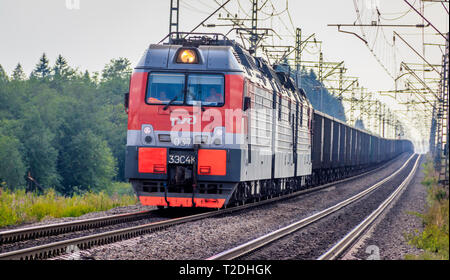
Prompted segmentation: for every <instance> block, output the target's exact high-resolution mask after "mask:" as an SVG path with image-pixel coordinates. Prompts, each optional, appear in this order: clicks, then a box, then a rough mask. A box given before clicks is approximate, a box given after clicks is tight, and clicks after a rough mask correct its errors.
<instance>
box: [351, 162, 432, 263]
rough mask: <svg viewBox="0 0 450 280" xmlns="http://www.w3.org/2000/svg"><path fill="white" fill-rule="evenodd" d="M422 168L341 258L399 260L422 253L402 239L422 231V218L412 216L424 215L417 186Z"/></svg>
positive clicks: (422, 193)
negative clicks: (388, 207) (393, 202)
mask: <svg viewBox="0 0 450 280" xmlns="http://www.w3.org/2000/svg"><path fill="white" fill-rule="evenodd" d="M423 178H424V173H423V168H422V166H421V167H420V169H419V170H418V172H417V174H416V176H415V177H414V179H413V180H412V181H411V183H410V184H409V186H408V188H406V190H405V191H404V192H403V193H402V195H401V196H400V197H399V198H398V199H397V201H396V202H395V204H393V205H392V206H391V208H390V209H389V210H388V211H387V212H386V213H385V214H384V215H383V216H382V217H380V218H379V219H378V220H377V222H376V223H374V225H373V226H372V227H371V228H370V229H369V230H368V232H367V233H366V234H365V236H363V238H361V240H359V241H358V242H357V243H356V244H355V246H354V248H353V249H352V250H350V251H349V252H347V253H346V254H345V255H344V257H343V259H382V260H400V259H404V258H405V255H407V254H411V255H419V254H420V253H422V252H423V251H422V250H420V249H417V248H415V247H414V246H412V245H410V244H408V241H407V239H406V236H407V235H408V234H412V233H414V232H415V231H416V230H418V231H419V232H420V231H422V230H423V223H422V219H421V218H419V217H418V216H416V215H414V213H424V211H425V207H426V203H427V202H426V197H427V192H426V188H425V186H424V185H422V184H421V182H422V180H423Z"/></svg>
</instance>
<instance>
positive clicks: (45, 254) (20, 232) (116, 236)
mask: <svg viewBox="0 0 450 280" xmlns="http://www.w3.org/2000/svg"><path fill="white" fill-rule="evenodd" d="M410 159H411V158H410ZM394 160H395V159H394ZM392 161H393V160H392ZM382 168H383V166H380V167H378V168H375V169H372V170H370V171H367V172H364V173H362V174H359V175H356V176H352V177H348V178H345V179H343V180H340V181H336V182H332V183H328V184H325V185H321V186H317V187H313V188H309V189H305V190H302V191H298V192H294V193H290V194H286V195H283V196H278V197H273V198H270V199H266V200H262V201H258V202H253V203H249V204H245V205H240V206H236V207H232V208H226V209H221V210H217V211H211V212H206V213H200V214H195V215H190V216H185V217H180V218H175V219H168V220H165V221H159V222H153V223H148V224H144V225H139V226H133V227H128V228H123V229H118V230H112V231H107V232H103V233H98V234H93V235H88V236H82V237H78V238H72V239H68V240H62V241H58V242H53V243H49V244H44V245H39V246H34V247H30V248H25V249H20V250H14V251H10V252H5V253H1V254H0V260H2V259H25V260H27V259H47V258H51V257H55V256H59V255H63V254H66V253H70V252H73V251H74V250H83V249H88V248H91V247H93V246H99V245H104V244H108V243H113V242H118V241H122V240H126V239H130V238H133V237H136V236H140V235H143V234H148V233H151V232H154V231H158V230H162V229H165V228H168V227H171V226H174V225H178V224H182V223H187V222H191V221H196V220H200V219H205V218H210V217H213V216H218V215H223V214H227V213H231V212H235V211H241V210H244V209H248V208H252V207H256V206H260V205H264V204H268V203H273V202H276V201H280V200H285V199H289V198H292V197H295V196H299V195H303V194H307V193H311V192H315V191H319V190H322V189H326V188H329V187H332V186H335V185H337V184H341V183H345V182H348V181H352V180H355V179H358V178H360V177H363V176H367V175H370V174H371V173H374V172H376V171H378V170H379V169H382ZM153 211H156V210H152V211H145V212H139V213H130V214H121V215H115V216H109V217H102V218H94V219H88V220H81V221H74V222H67V223H61V224H54V225H46V226H38V227H30V228H25V229H17V230H11V231H5V232H0V244H2V243H8V242H17V241H19V240H27V239H32V238H36V237H42V236H50V235H58V234H61V233H65V232H71V231H74V230H84V229H87V228H96V227H102V226H106V225H110V224H114V223H121V222H122V223H123V222H127V221H131V220H136V219H142V218H145V217H146V216H148V215H149V214H150V213H151V212H153Z"/></svg>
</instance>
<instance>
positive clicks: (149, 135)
mask: <svg viewBox="0 0 450 280" xmlns="http://www.w3.org/2000/svg"><path fill="white" fill-rule="evenodd" d="M153 139H155V135H154V130H153V127H152V126H151V125H150V124H143V125H142V128H141V141H142V144H144V145H150V144H152V143H153Z"/></svg>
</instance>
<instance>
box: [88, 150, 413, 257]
mask: <svg viewBox="0 0 450 280" xmlns="http://www.w3.org/2000/svg"><path fill="white" fill-rule="evenodd" d="M408 157H409V155H402V156H401V157H400V158H398V159H397V160H396V161H394V162H392V163H390V164H388V165H387V166H386V168H384V169H382V170H380V171H377V172H376V173H375V174H372V175H370V176H367V177H362V178H358V179H356V180H353V181H350V182H347V183H342V184H339V185H336V186H335V187H332V188H328V189H325V190H322V191H318V192H314V193H309V194H306V195H303V196H300V197H296V198H292V199H289V200H285V201H281V202H278V203H273V204H269V205H265V206H260V207H257V208H253V209H249V210H246V211H241V212H236V213H233V214H227V215H224V216H221V217H214V218H208V219H204V220H200V221H195V222H190V223H186V224H181V225H177V226H174V227H171V228H168V229H166V230H163V231H160V232H155V233H152V234H149V235H145V236H141V237H137V238H134V239H131V240H128V241H124V242H118V243H115V244H110V245H105V246H101V247H96V248H92V249H89V250H86V251H82V252H81V254H80V255H81V258H86V259H204V258H207V257H210V256H212V255H214V254H217V253H219V252H221V251H224V250H226V249H229V248H231V247H234V246H237V245H239V244H242V243H244V242H247V241H249V240H251V239H254V238H256V237H259V236H261V235H263V234H266V233H268V232H271V231H273V230H276V229H278V228H280V227H283V226H286V225H288V224H290V223H292V222H294V221H297V220H299V219H301V218H304V217H307V216H309V215H311V214H313V213H315V212H317V211H319V210H322V209H324V208H327V207H329V206H331V205H333V204H336V203H337V202H340V201H342V200H344V199H346V198H348V197H350V196H352V195H354V194H356V193H358V192H360V191H361V190H363V189H365V188H367V187H368V186H370V185H373V184H374V183H375V182H377V181H379V180H380V179H382V178H385V177H387V176H388V175H390V174H392V173H393V171H395V170H396V169H398V168H399V167H400V166H401V165H403V164H404V162H405V161H406V159H407V158H408ZM299 242H302V241H301V240H300V241H299ZM328 245H329V244H328ZM272 259H276V258H275V257H273V258H272Z"/></svg>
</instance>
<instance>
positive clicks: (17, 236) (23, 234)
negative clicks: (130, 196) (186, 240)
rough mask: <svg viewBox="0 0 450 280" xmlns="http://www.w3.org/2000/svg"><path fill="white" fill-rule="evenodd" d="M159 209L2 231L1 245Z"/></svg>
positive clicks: (137, 217)
mask: <svg viewBox="0 0 450 280" xmlns="http://www.w3.org/2000/svg"><path fill="white" fill-rule="evenodd" d="M155 211H157V210H150V211H141V212H134V213H126V214H118V215H111V216H106V217H99V218H92V219H84V220H77V221H72V222H64V223H58V224H50V225H42V226H33V227H26V228H20V229H13V230H6V231H0V245H3V244H8V243H14V242H19V241H25V240H30V239H34V238H40V237H48V236H54V235H59V234H64V233H68V232H75V231H80V230H87V229H92V228H99V227H104V226H109V225H114V224H118V223H125V222H131V221H136V220H140V219H144V218H146V217H148V216H149V215H150V214H151V213H153V212H155Z"/></svg>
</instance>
